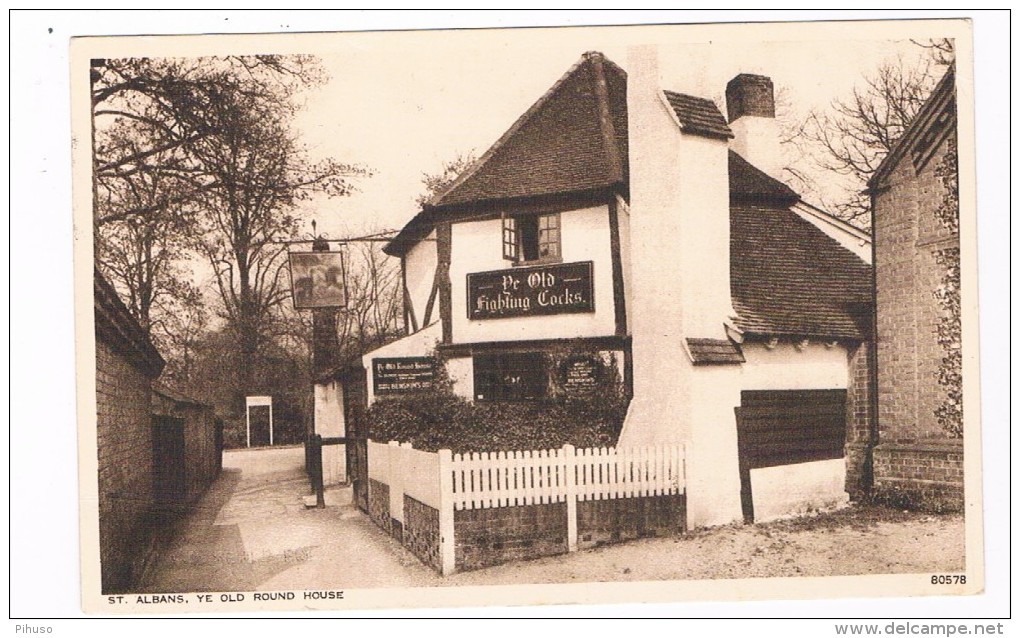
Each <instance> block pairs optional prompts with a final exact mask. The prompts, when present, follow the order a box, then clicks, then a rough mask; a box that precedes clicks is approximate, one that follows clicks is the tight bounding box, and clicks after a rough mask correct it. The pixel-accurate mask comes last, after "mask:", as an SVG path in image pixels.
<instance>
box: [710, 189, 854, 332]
mask: <svg viewBox="0 0 1020 638" xmlns="http://www.w3.org/2000/svg"><path fill="white" fill-rule="evenodd" d="M871 282H872V278H871V266H869V265H868V264H866V263H865V262H864V261H862V260H861V259H859V258H858V257H857V256H856V255H854V254H853V253H852V252H850V251H849V250H847V249H845V248H843V247H842V246H841V245H839V243H837V242H836V240H834V239H832V238H830V237H829V236H828V235H826V234H824V233H823V232H821V231H820V230H818V229H817V228H815V226H813V225H812V224H811V223H810V222H808V221H806V220H804V219H802V218H801V217H800V216H799V215H797V214H796V213H794V212H793V211H791V210H789V209H788V208H786V207H785V206H782V205H780V204H768V203H757V204H756V203H750V202H747V203H741V202H734V203H733V204H731V206H730V289H731V292H732V295H733V307H734V310H736V311H737V314H738V315H739V318H738V320H737V325H738V327H739V328H740V329H741V330H744V331H745V332H749V333H757V334H773V335H795V336H804V337H810V336H817V337H829V338H848V339H862V338H866V337H867V336H868V335H867V334H866V327H865V325H864V316H863V315H864V314H865V313H866V309H867V307H868V305H869V304H870V303H871V300H872V299H871Z"/></svg>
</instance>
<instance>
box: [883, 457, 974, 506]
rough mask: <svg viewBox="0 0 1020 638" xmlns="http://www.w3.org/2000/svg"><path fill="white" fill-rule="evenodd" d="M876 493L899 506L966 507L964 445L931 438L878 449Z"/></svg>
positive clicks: (884, 499)
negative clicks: (964, 493) (923, 441)
mask: <svg viewBox="0 0 1020 638" xmlns="http://www.w3.org/2000/svg"><path fill="white" fill-rule="evenodd" d="M875 493H876V496H877V497H878V498H879V499H881V500H883V501H886V502H889V503H890V504H893V505H896V506H899V507H913V506H916V507H920V508H922V509H929V510H935V511H959V510H962V509H963V504H964V500H963V446H962V445H960V444H959V443H955V442H951V441H946V442H927V443H911V444H907V445H902V444H899V445H898V444H895V443H891V444H888V445H886V444H882V445H879V446H878V447H877V448H876V449H875Z"/></svg>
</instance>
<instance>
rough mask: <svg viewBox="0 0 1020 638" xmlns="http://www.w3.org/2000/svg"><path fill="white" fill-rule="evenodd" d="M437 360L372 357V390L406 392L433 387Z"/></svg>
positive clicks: (376, 391) (378, 392)
mask: <svg viewBox="0 0 1020 638" xmlns="http://www.w3.org/2000/svg"><path fill="white" fill-rule="evenodd" d="M435 378H436V360H435V359H433V358H432V357H389V358H378V359H372V390H373V392H375V394H380V395H385V394H404V393H407V392H421V391H422V390H429V389H431V388H432V382H433V381H434V380H435Z"/></svg>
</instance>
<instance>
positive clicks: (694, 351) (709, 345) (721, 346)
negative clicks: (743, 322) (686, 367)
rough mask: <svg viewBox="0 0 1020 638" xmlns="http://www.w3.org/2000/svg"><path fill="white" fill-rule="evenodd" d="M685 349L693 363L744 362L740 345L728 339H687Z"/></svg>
mask: <svg viewBox="0 0 1020 638" xmlns="http://www.w3.org/2000/svg"><path fill="white" fill-rule="evenodd" d="M687 351H688V352H690V353H691V361H693V362H694V364H695V365H698V364H704V363H743V362H744V353H743V352H741V351H740V346H738V345H737V344H735V343H733V342H732V341H730V340H729V339H687Z"/></svg>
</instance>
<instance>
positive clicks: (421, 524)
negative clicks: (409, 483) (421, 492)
mask: <svg viewBox="0 0 1020 638" xmlns="http://www.w3.org/2000/svg"><path fill="white" fill-rule="evenodd" d="M439 538H440V534H439V510H437V509H436V508H434V507H429V506H428V505H425V504H424V503H422V502H421V501H418V500H415V499H413V498H411V497H410V496H408V495H407V494H405V495H404V527H403V544H404V547H406V548H407V549H409V550H411V553H412V554H414V555H415V556H417V557H418V558H419V559H421V561H422V562H423V563H425V564H426V565H428V566H429V567H431V568H433V569H435V570H436V571H442V569H443V561H442V556H441V555H440V551H441V548H440V545H439Z"/></svg>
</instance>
